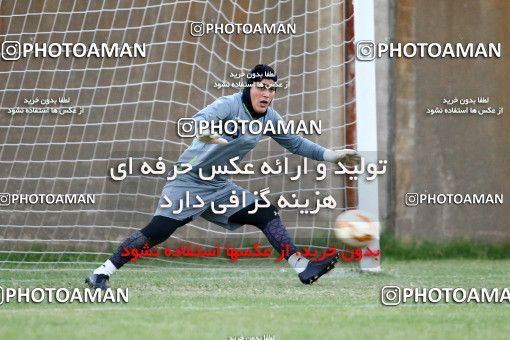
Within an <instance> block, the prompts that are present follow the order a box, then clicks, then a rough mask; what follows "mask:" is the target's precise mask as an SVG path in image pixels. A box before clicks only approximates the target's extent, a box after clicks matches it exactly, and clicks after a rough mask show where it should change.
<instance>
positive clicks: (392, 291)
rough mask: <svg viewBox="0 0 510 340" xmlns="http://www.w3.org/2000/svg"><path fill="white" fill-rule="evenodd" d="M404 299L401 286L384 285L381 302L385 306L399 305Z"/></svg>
mask: <svg viewBox="0 0 510 340" xmlns="http://www.w3.org/2000/svg"><path fill="white" fill-rule="evenodd" d="M401 300H402V294H401V290H400V287H399V286H384V287H382V289H381V303H382V304H383V305H384V306H398V305H400V302H402V301H401Z"/></svg>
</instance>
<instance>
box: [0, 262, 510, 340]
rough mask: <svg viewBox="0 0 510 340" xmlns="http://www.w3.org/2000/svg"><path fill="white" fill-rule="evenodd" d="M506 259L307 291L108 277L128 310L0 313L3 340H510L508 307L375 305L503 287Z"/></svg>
mask: <svg viewBox="0 0 510 340" xmlns="http://www.w3.org/2000/svg"><path fill="white" fill-rule="evenodd" d="M509 269H510V260H462V259H459V260H440V261H428V260H417V261H394V260H393V261H391V260H390V261H386V262H385V263H384V272H383V273H379V274H360V273H358V272H355V271H353V270H352V269H348V268H347V269H339V270H335V271H333V272H331V274H328V275H327V276H325V277H323V278H321V280H319V282H318V283H316V284H314V285H311V286H304V285H302V284H301V283H300V282H299V281H298V279H297V277H296V274H295V273H294V272H293V271H292V270H289V269H288V268H287V267H286V266H284V265H283V264H274V266H273V265H272V264H271V265H269V266H264V267H259V268H253V267H252V268H250V267H247V266H244V267H243V266H239V265H232V268H231V269H230V268H224V269H203V268H188V269H185V268H180V269H175V268H174V269H172V268H154V267H148V268H144V267H142V268H134V267H131V268H129V267H126V268H124V269H123V270H121V271H119V272H118V273H116V274H115V276H114V277H113V278H112V281H111V285H112V287H114V288H115V287H129V303H127V304H112V303H107V304H76V303H72V304H56V303H52V304H48V303H41V304H25V303H24V304H17V303H9V304H3V305H0V320H1V321H0V334H1V337H2V338H3V339H69V338H76V339H90V337H99V338H109V339H126V338H146V337H148V338H154V339H163V338H168V339H170V338H172V339H228V338H229V337H231V336H232V337H234V336H238V337H240V336H244V337H256V336H258V337H260V338H263V336H264V335H271V336H274V337H275V339H344V338H347V339H350V338H356V339H376V338H386V339H409V338H413V337H418V338H449V339H466V338H485V339H508V338H509V337H510V322H509V320H510V304H508V303H503V304H473V303H469V304H455V303H448V304H446V303H438V304H411V303H408V304H405V305H401V306H398V307H385V306H383V305H381V303H380V289H381V287H383V286H384V285H398V286H402V287H428V288H432V287H454V288H455V287H465V288H471V287H477V288H482V287H487V288H492V287H500V288H503V287H508V286H509V283H510V271H509ZM87 273H88V270H87V269H84V270H62V271H10V270H2V271H0V286H3V287H68V288H73V287H82V286H83V285H82V282H83V278H84V276H85V275H86V274H87Z"/></svg>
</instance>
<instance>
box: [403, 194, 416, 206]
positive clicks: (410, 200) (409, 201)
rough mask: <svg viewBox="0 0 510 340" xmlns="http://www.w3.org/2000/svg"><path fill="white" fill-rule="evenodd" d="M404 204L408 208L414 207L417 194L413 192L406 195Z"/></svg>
mask: <svg viewBox="0 0 510 340" xmlns="http://www.w3.org/2000/svg"><path fill="white" fill-rule="evenodd" d="M405 204H406V205H407V206H408V207H416V206H417V205H418V194H417V193H415V192H408V193H406V197H405Z"/></svg>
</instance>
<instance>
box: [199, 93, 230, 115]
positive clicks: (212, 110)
mask: <svg viewBox="0 0 510 340" xmlns="http://www.w3.org/2000/svg"><path fill="white" fill-rule="evenodd" d="M234 106H235V103H234V101H233V99H232V98H231V97H228V96H226V97H220V98H218V99H216V100H215V101H214V102H212V103H211V104H209V105H207V106H206V107H204V108H203V109H202V110H200V111H198V112H197V113H196V114H195V115H194V116H193V119H194V120H196V121H199V120H207V121H220V120H224V119H228V117H229V116H230V115H231V113H232V112H234Z"/></svg>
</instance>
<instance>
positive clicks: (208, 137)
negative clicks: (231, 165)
mask: <svg viewBox="0 0 510 340" xmlns="http://www.w3.org/2000/svg"><path fill="white" fill-rule="evenodd" d="M197 138H198V140H199V141H201V142H202V143H206V144H228V141H227V140H226V139H225V138H222V137H220V135H217V134H210V133H208V131H206V132H205V134H203V135H199V136H197Z"/></svg>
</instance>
